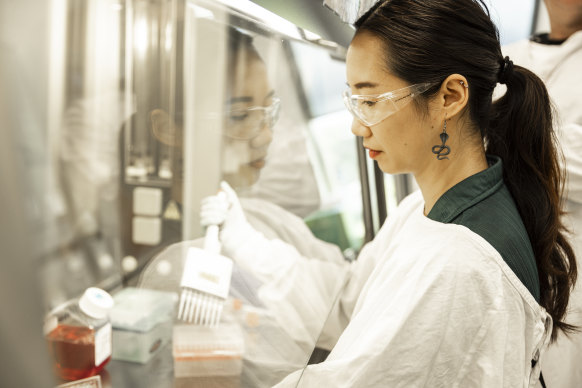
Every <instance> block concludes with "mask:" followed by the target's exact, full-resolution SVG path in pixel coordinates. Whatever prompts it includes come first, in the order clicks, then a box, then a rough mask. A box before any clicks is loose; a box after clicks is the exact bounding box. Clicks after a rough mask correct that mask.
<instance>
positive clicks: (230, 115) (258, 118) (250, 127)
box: [225, 97, 281, 140]
mask: <svg viewBox="0 0 582 388" xmlns="http://www.w3.org/2000/svg"><path fill="white" fill-rule="evenodd" d="M280 106H281V100H280V99H279V98H277V97H273V98H272V102H271V104H270V105H269V106H251V107H248V108H244V109H234V110H228V111H226V112H225V116H226V122H225V131H226V136H228V137H230V138H232V139H237V140H250V139H253V138H255V137H256V136H258V135H259V134H260V133H261V130H262V129H263V128H264V127H265V126H266V127H268V128H269V129H272V128H273V126H274V125H275V123H276V122H277V120H278V119H279V110H280Z"/></svg>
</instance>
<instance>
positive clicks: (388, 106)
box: [343, 82, 435, 126]
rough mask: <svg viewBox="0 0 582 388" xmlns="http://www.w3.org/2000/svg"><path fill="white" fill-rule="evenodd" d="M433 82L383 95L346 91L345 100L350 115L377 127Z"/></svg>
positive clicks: (367, 124)
mask: <svg viewBox="0 0 582 388" xmlns="http://www.w3.org/2000/svg"><path fill="white" fill-rule="evenodd" d="M433 85H435V83H433V82H427V83H421V84H414V85H410V86H407V87H405V88H402V89H397V90H393V91H391V92H387V93H383V94H368V95H364V94H351V91H350V89H348V90H346V91H344V93H343V100H344V104H345V105H346V108H347V109H348V110H349V111H350V113H351V114H352V115H353V116H354V117H355V118H356V119H358V120H360V121H361V122H362V123H364V124H365V125H366V126H372V125H376V124H378V123H379V122H381V121H383V120H385V119H386V118H387V117H388V116H390V115H391V114H394V113H396V112H397V111H398V110H400V109H402V108H403V107H404V106H406V105H407V104H408V103H410V102H411V101H412V99H413V98H414V97H416V96H418V95H420V94H422V93H424V92H426V91H427V90H428V89H429V88H430V87H431V86H433Z"/></svg>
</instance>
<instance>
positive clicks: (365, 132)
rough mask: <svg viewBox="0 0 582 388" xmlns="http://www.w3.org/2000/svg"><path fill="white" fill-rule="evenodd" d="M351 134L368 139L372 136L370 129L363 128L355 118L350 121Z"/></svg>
mask: <svg viewBox="0 0 582 388" xmlns="http://www.w3.org/2000/svg"><path fill="white" fill-rule="evenodd" d="M352 133H353V134H354V135H356V136H361V137H369V136H371V135H372V131H370V128H369V127H367V126H365V125H364V124H363V123H362V122H361V121H360V120H358V119H356V118H354V120H353V121H352Z"/></svg>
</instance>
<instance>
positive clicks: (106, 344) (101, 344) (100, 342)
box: [95, 323, 111, 366]
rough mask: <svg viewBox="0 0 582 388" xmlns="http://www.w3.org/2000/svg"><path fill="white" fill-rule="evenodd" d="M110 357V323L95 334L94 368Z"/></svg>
mask: <svg viewBox="0 0 582 388" xmlns="http://www.w3.org/2000/svg"><path fill="white" fill-rule="evenodd" d="M109 356H111V323H108V324H106V325H105V326H103V327H102V328H101V329H99V330H97V332H95V366H99V365H101V364H102V363H103V361H105V360H106V359H107V358H108V357H109Z"/></svg>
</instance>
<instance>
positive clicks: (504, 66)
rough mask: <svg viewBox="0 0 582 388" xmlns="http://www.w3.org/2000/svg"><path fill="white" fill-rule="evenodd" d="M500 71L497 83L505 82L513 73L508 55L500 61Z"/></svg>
mask: <svg viewBox="0 0 582 388" xmlns="http://www.w3.org/2000/svg"><path fill="white" fill-rule="evenodd" d="M500 64H501V71H500V72H499V83H500V84H506V83H507V80H509V78H510V77H511V76H512V75H513V62H512V61H511V60H510V59H509V57H505V58H504V59H503V60H501V61H500Z"/></svg>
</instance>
